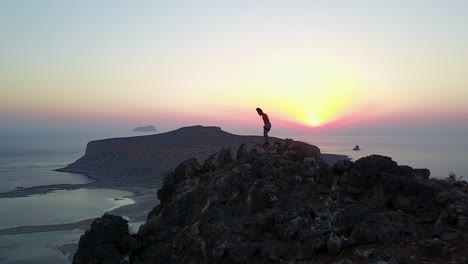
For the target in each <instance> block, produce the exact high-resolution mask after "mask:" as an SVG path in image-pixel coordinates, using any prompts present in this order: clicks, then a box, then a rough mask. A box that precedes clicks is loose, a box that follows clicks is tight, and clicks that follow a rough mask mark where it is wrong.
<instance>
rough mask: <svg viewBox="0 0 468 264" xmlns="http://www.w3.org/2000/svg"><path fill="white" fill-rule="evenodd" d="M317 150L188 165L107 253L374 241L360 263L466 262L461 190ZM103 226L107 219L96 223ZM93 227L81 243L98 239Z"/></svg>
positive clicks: (134, 255) (261, 259) (145, 254)
mask: <svg viewBox="0 0 468 264" xmlns="http://www.w3.org/2000/svg"><path fill="white" fill-rule="evenodd" d="M319 154H320V150H319V149H318V148H317V147H315V146H310V145H307V144H305V143H301V142H294V141H292V140H285V141H283V142H278V144H274V145H273V146H271V147H267V148H265V147H262V146H259V145H258V144H251V143H245V144H242V145H241V146H240V147H239V148H238V149H237V159H236V160H234V159H233V158H232V156H231V150H230V149H229V148H224V149H222V150H220V151H219V152H217V153H216V154H215V155H212V156H211V157H210V158H209V159H207V160H206V161H205V162H204V163H203V165H200V164H199V163H198V161H196V160H194V159H190V160H187V161H185V162H182V163H180V164H179V166H177V168H176V169H175V170H174V171H173V172H172V173H170V174H168V175H167V176H166V178H165V181H164V185H163V187H162V188H161V189H160V190H159V191H158V198H159V199H160V201H161V203H160V204H159V205H158V206H157V207H155V208H154V209H153V211H151V213H150V214H149V215H148V219H147V222H146V223H145V224H144V225H142V226H141V228H140V229H139V231H138V233H137V234H135V235H132V236H130V237H131V239H133V240H130V241H135V242H131V243H130V246H128V247H122V246H120V244H119V245H116V244H115V243H114V242H115V239H111V241H114V242H111V243H110V244H111V245H112V247H110V249H109V248H107V247H108V246H106V248H105V249H104V250H105V254H111V253H112V252H114V253H115V256H110V258H111V259H118V258H120V259H121V260H123V261H127V262H129V263H275V262H276V263H278V262H286V263H295V262H299V261H304V262H303V263H312V261H314V262H319V263H329V262H330V260H332V259H331V257H330V256H329V255H341V254H345V255H347V256H349V255H352V254H353V253H352V252H355V248H359V247H365V246H371V247H372V250H371V253H369V254H367V253H366V254H359V255H357V257H358V258H359V259H358V260H357V261H356V263H364V262H365V263H383V262H385V263H414V262H415V260H418V259H420V258H421V259H424V258H427V257H431V258H432V260H434V262H437V263H443V259H442V258H444V257H446V256H450V257H451V259H452V260H454V261H455V263H462V261H463V257H465V254H466V252H465V251H464V250H459V249H457V248H459V245H460V243H467V242H464V238H465V237H467V236H468V231H467V230H466V219H467V218H466V217H467V216H468V212H467V208H468V190H467V189H466V188H465V187H456V185H453V184H452V183H450V182H448V181H441V180H434V179H424V177H417V176H416V175H414V170H413V169H412V168H410V167H406V166H399V165H398V164H396V162H394V161H392V160H391V158H389V157H383V156H377V155H373V156H370V157H365V158H362V159H360V160H357V161H356V162H354V163H353V162H351V161H344V162H340V163H339V164H335V166H333V167H332V166H329V165H327V164H325V163H323V162H322V160H321V158H320V156H319ZM113 221H117V222H118V223H119V224H118V226H119V228H117V230H121V229H123V228H120V226H121V224H120V223H121V221H120V220H117V219H114V220H113ZM99 228H102V229H105V228H106V225H99V226H98V225H95V226H94V227H92V228H91V230H92V231H93V232H99V231H98V229H99ZM93 232H91V231H89V232H87V234H85V236H89V237H90V238H86V239H85V238H83V241H88V240H95V239H91V238H93V237H96V235H91V234H93ZM103 232H104V233H105V232H106V231H103ZM119 232H120V231H118V232H117V233H119ZM122 234H123V235H121V237H123V240H126V237H128V236H127V233H125V232H123V233H122ZM434 236H435V237H437V239H436V240H433V238H434ZM85 245H86V246H85ZM93 245H94V246H93ZM106 245H107V244H106ZM101 246H102V244H99V243H98V244H92V243H89V244H88V243H84V242H83V247H84V248H85V249H86V250H88V251H80V254H78V255H75V261H84V260H89V258H87V257H89V256H86V255H85V254H84V253H83V252H88V253H90V254H91V253H92V254H98V252H99V250H100V249H99V248H100V247H101ZM81 247H82V243H81V241H80V249H81ZM125 248H126V249H127V250H126V251H125ZM431 250H433V251H434V253H435V254H434V255H432V254H429V251H431ZM343 251H345V252H343ZM348 251H349V253H348ZM359 252H360V251H359ZM366 252H367V251H366ZM407 252H411V253H407ZM409 254H411V255H409ZM343 261H345V259H343V258H339V257H336V259H333V262H337V263H339V262H343ZM457 261H459V262H457ZM76 263H84V262H76ZM97 263H104V262H97ZM109 263H111V262H109ZM115 263H119V262H115ZM343 263H344V262H343Z"/></svg>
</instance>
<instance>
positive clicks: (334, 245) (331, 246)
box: [327, 233, 345, 255]
mask: <svg viewBox="0 0 468 264" xmlns="http://www.w3.org/2000/svg"><path fill="white" fill-rule="evenodd" d="M344 246H345V241H344V240H343V239H341V238H340V237H338V236H337V235H336V234H335V233H331V234H330V237H329V238H328V241H327V249H328V253H329V254H331V255H338V254H340V252H341V250H342V249H343V248H344Z"/></svg>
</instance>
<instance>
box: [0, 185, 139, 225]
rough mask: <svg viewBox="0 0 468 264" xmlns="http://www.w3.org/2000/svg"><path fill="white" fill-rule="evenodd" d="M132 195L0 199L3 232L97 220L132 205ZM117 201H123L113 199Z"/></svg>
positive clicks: (100, 192) (96, 192) (73, 193)
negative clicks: (106, 212)
mask: <svg viewBox="0 0 468 264" xmlns="http://www.w3.org/2000/svg"><path fill="white" fill-rule="evenodd" d="M132 195H133V193H131V192H127V191H121V190H113V189H78V190H70V191H67V190H60V191H54V192H51V193H47V194H42V195H33V196H28V197H18V198H2V199H0V215H2V216H9V217H2V218H1V219H0V229H1V228H6V227H13V226H25V225H46V224H58V223H69V222H75V221H78V220H82V219H86V218H91V217H98V216H101V215H102V214H104V212H105V211H108V210H111V209H113V208H116V207H119V206H122V205H127V204H133V203H134V202H133V200H132V199H130V198H123V197H130V196H132ZM114 198H122V199H118V200H114Z"/></svg>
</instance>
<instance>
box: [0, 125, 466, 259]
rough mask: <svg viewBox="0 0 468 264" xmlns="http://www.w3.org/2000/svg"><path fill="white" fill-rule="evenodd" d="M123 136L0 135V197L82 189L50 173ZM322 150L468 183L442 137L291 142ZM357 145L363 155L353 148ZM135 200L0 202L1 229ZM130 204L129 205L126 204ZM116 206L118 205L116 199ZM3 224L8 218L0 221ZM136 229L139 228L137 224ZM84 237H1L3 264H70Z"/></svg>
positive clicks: (109, 195)
mask: <svg viewBox="0 0 468 264" xmlns="http://www.w3.org/2000/svg"><path fill="white" fill-rule="evenodd" d="M135 135H136V134H132V133H128V132H112V133H109V132H101V133H53V134H51V133H37V132H35V133H31V134H27V133H8V132H1V131H0V192H6V191H9V190H14V189H15V188H18V187H31V186H38V185H47V184H61V183H71V184H78V183H87V182H90V181H91V180H90V179H89V178H87V177H84V176H81V175H76V174H69V173H59V172H54V171H52V170H54V169H57V168H61V167H64V166H65V165H67V164H69V163H71V162H74V161H75V160H76V159H78V158H80V157H81V156H83V154H84V152H85V148H86V143H87V142H89V141H91V140H95V139H102V138H110V137H121V136H135ZM292 138H294V139H296V140H302V141H305V142H308V143H311V144H314V145H317V146H318V147H320V149H321V150H322V152H323V153H336V154H344V155H348V156H349V157H351V158H353V159H354V160H356V159H359V158H361V157H363V156H367V155H371V154H380V155H386V156H390V157H392V158H393V160H395V161H396V162H398V163H399V164H401V165H409V166H412V167H415V168H429V169H430V170H431V176H432V177H438V178H444V177H447V176H448V175H449V173H450V172H453V173H455V174H456V175H458V176H464V177H465V179H468V138H462V137H458V138H448V137H447V138H444V137H368V136H366V137H364V136H352V137H351V136H346V137H345V136H307V137H306V136H304V137H297V136H296V137H292ZM355 145H359V146H360V148H361V149H362V150H361V151H353V150H352V148H353V147H354V146H355ZM131 195H132V193H129V192H125V191H120V190H111V189H78V190H73V191H56V192H53V193H48V194H44V195H34V196H29V197H19V198H1V199H0V216H2V217H0V229H2V228H7V227H12V226H23V225H45V224H56V223H68V222H75V221H78V220H81V219H86V218H89V217H95V216H99V215H102V214H103V213H104V212H105V211H108V210H110V209H112V208H115V207H118V206H122V205H124V204H129V203H132V202H133V201H132V200H131V197H130V196H131ZM129 197H130V198H129ZM115 198H123V199H117V200H115ZM5 216H7V217H5ZM140 224H141V223H140ZM82 233H83V231H82V230H70V231H60V232H44V233H31V234H21V235H4V236H0V263H69V262H68V260H67V258H66V257H65V256H64V255H63V254H62V253H61V252H60V251H59V250H58V247H59V246H61V245H63V244H68V243H73V242H77V241H78V239H79V236H80V235H81V234H82Z"/></svg>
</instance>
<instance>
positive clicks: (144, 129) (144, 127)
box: [132, 125, 156, 133]
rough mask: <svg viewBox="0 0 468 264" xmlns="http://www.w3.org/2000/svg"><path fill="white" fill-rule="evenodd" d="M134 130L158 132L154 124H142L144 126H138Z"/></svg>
mask: <svg viewBox="0 0 468 264" xmlns="http://www.w3.org/2000/svg"><path fill="white" fill-rule="evenodd" d="M132 132H144V133H148V132H156V128H155V127H154V126H151V125H150V126H142V127H137V128H135V129H133V130H132Z"/></svg>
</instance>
